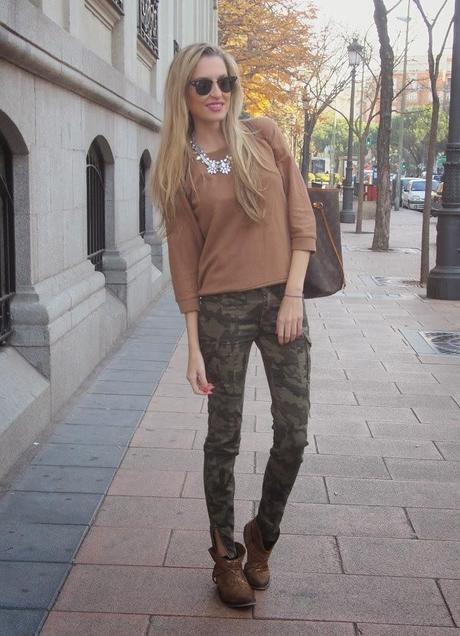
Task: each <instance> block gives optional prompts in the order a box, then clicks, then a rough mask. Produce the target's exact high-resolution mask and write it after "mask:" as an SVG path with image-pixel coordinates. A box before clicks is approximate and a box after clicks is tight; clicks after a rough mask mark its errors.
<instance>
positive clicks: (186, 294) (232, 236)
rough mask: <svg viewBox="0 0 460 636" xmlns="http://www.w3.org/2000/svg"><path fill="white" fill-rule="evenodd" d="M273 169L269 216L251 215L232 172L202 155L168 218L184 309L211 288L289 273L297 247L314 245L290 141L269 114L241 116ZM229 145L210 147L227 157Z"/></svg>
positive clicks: (267, 192) (266, 183)
mask: <svg viewBox="0 0 460 636" xmlns="http://www.w3.org/2000/svg"><path fill="white" fill-rule="evenodd" d="M241 125H243V126H245V127H246V129H248V130H250V131H251V132H252V133H253V134H254V136H255V140H256V143H257V144H258V147H259V149H260V151H261V153H262V156H263V158H264V162H265V163H266V164H267V166H269V167H270V168H271V169H270V170H267V169H265V168H261V167H260V168H259V167H257V169H258V170H260V175H261V184H262V191H263V196H264V201H265V203H264V209H265V217H264V219H263V220H262V221H261V222H255V221H252V220H251V219H249V217H248V216H247V215H246V214H245V212H244V210H243V208H242V207H241V206H240V205H239V203H238V202H237V200H236V196H235V189H234V173H233V171H232V172H231V173H230V174H220V173H218V174H213V175H211V174H208V172H207V169H206V167H205V166H204V165H203V164H202V163H201V162H199V161H197V160H196V159H193V161H192V166H191V174H192V181H193V185H192V181H189V180H186V181H185V183H184V186H183V188H181V190H180V191H179V193H178V195H177V199H176V200H177V205H176V217H175V220H174V223H173V224H172V225H171V224H170V225H168V226H167V240H168V250H169V263H170V269H171V278H172V283H173V287H174V293H175V297H176V301H177V303H178V305H179V309H180V311H181V312H182V313H187V312H189V311H199V298H200V296H206V295H208V294H219V293H223V292H232V291H245V290H248V289H256V288H258V287H265V286H267V285H275V284H277V283H283V282H286V281H287V278H288V274H289V268H290V263H291V254H292V250H303V251H310V252H314V251H315V245H316V227H315V217H314V213H313V209H312V206H311V203H310V199H309V197H308V193H307V189H306V187H305V183H304V182H303V179H302V176H301V174H300V171H299V169H298V167H297V165H296V164H295V161H294V159H293V158H292V156H291V153H290V151H289V148H288V146H287V144H286V141H285V139H284V137H283V135H282V134H281V132H280V130H279V128H278V127H277V125H276V124H275V122H274V121H272V120H271V119H269V118H268V117H259V118H256V119H251V120H246V121H242V122H241ZM226 152H227V149H226V148H222V149H221V150H218V151H215V152H212V153H208V155H209V156H210V157H211V158H212V159H222V158H223V157H225V155H226Z"/></svg>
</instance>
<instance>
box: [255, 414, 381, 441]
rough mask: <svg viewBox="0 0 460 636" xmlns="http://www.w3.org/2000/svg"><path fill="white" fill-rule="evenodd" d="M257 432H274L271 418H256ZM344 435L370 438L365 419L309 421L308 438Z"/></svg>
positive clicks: (258, 416)
mask: <svg viewBox="0 0 460 636" xmlns="http://www.w3.org/2000/svg"><path fill="white" fill-rule="evenodd" d="M256 420H257V422H256V432H257V433H270V432H272V431H273V419H272V417H271V416H264V415H257V416H256ZM317 434H321V435H344V436H345V437H347V436H348V437H352V436H353V437H354V436H358V437H370V436H371V434H370V431H369V428H368V426H367V424H366V420H365V419H364V418H353V417H349V418H348V419H343V420H342V419H340V420H338V419H337V418H334V419H332V418H330V419H310V420H309V421H308V437H309V441H310V440H311V437H312V435H317Z"/></svg>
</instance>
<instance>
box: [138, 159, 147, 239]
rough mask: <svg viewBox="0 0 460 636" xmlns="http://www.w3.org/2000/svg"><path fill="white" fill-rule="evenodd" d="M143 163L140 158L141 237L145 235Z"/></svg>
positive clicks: (144, 168) (144, 169)
mask: <svg viewBox="0 0 460 636" xmlns="http://www.w3.org/2000/svg"><path fill="white" fill-rule="evenodd" d="M145 173H146V167H145V161H144V157H141V160H140V163H139V234H140V235H141V236H142V237H143V236H144V234H145Z"/></svg>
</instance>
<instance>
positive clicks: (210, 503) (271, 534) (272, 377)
mask: <svg viewBox="0 0 460 636" xmlns="http://www.w3.org/2000/svg"><path fill="white" fill-rule="evenodd" d="M284 287H285V285H284V284H281V285H272V286H270V287H262V288H259V289H252V290H249V291H245V292H232V293H225V294H216V295H212V296H211V295H210V296H204V297H202V298H201V301H200V313H199V322H198V327H199V339H200V347H201V352H202V354H203V358H204V362H205V368H206V375H207V379H208V382H211V383H212V384H214V386H215V389H214V392H213V395H211V396H209V397H208V413H209V418H208V434H207V437H206V441H205V443H204V487H205V495H206V504H207V509H208V514H209V519H210V530H211V538H212V541H213V544H214V545H215V538H214V531H215V530H217V531H218V532H219V534H220V536H221V538H222V541H223V543H224V545H225V547H226V549H227V551H228V553H229V554H230V555H233V556H234V555H236V552H235V544H234V539H233V527H234V503H233V500H234V491H235V479H234V474H233V469H234V463H235V459H236V456H237V455H238V452H239V445H240V436H241V419H242V411H243V397H244V384H245V377H246V369H247V364H248V358H249V353H250V349H251V345H252V343H253V342H255V343H256V345H257V347H258V348H259V350H260V353H261V356H262V360H263V363H264V367H265V373H266V376H267V380H268V384H269V387H270V394H271V400H272V405H271V413H272V416H273V427H272V428H273V431H274V433H273V446H272V448H271V450H270V456H269V460H268V463H267V466H266V469H265V474H264V480H263V485H262V496H261V500H260V503H259V508H258V513H257V521H258V524H259V526H260V529H261V531H262V535H263V538H264V541H267V542H275V541H276V540H277V539H278V535H279V527H280V523H281V519H282V516H283V513H284V509H285V506H286V502H287V499H288V496H289V493H290V492H291V489H292V487H293V485H294V482H295V479H296V477H297V473H298V470H299V467H300V464H301V463H302V459H303V452H304V448H305V446H307V445H308V441H307V421H308V414H309V410H310V392H309V388H310V387H309V385H310V344H311V343H310V338H309V335H308V322H307V316H306V313H305V309H304V317H303V329H302V336H301V337H299V338H297V339H296V340H294V341H293V342H290V343H288V344H284V345H280V344H279V343H278V340H277V337H276V335H275V326H276V318H277V315H278V310H279V307H280V303H281V300H282V298H283V293H284Z"/></svg>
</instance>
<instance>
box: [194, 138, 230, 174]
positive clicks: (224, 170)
mask: <svg viewBox="0 0 460 636" xmlns="http://www.w3.org/2000/svg"><path fill="white" fill-rule="evenodd" d="M190 145H191V146H192V150H193V151H194V153H195V154H196V158H197V160H198V161H201V163H203V164H204V165H205V166H206V168H207V171H208V174H217V173H218V172H220V173H221V174H230V172H231V171H232V158H231V156H230V155H226V156H225V157H224V158H223V159H219V160H218V161H217V160H216V159H211V158H210V157H208V155H207V154H206V153H205V151H204V150H203V148H200V146H199V145H198V144H197V143H196V141H195V140H194V139H193V138H192V139H190Z"/></svg>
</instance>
